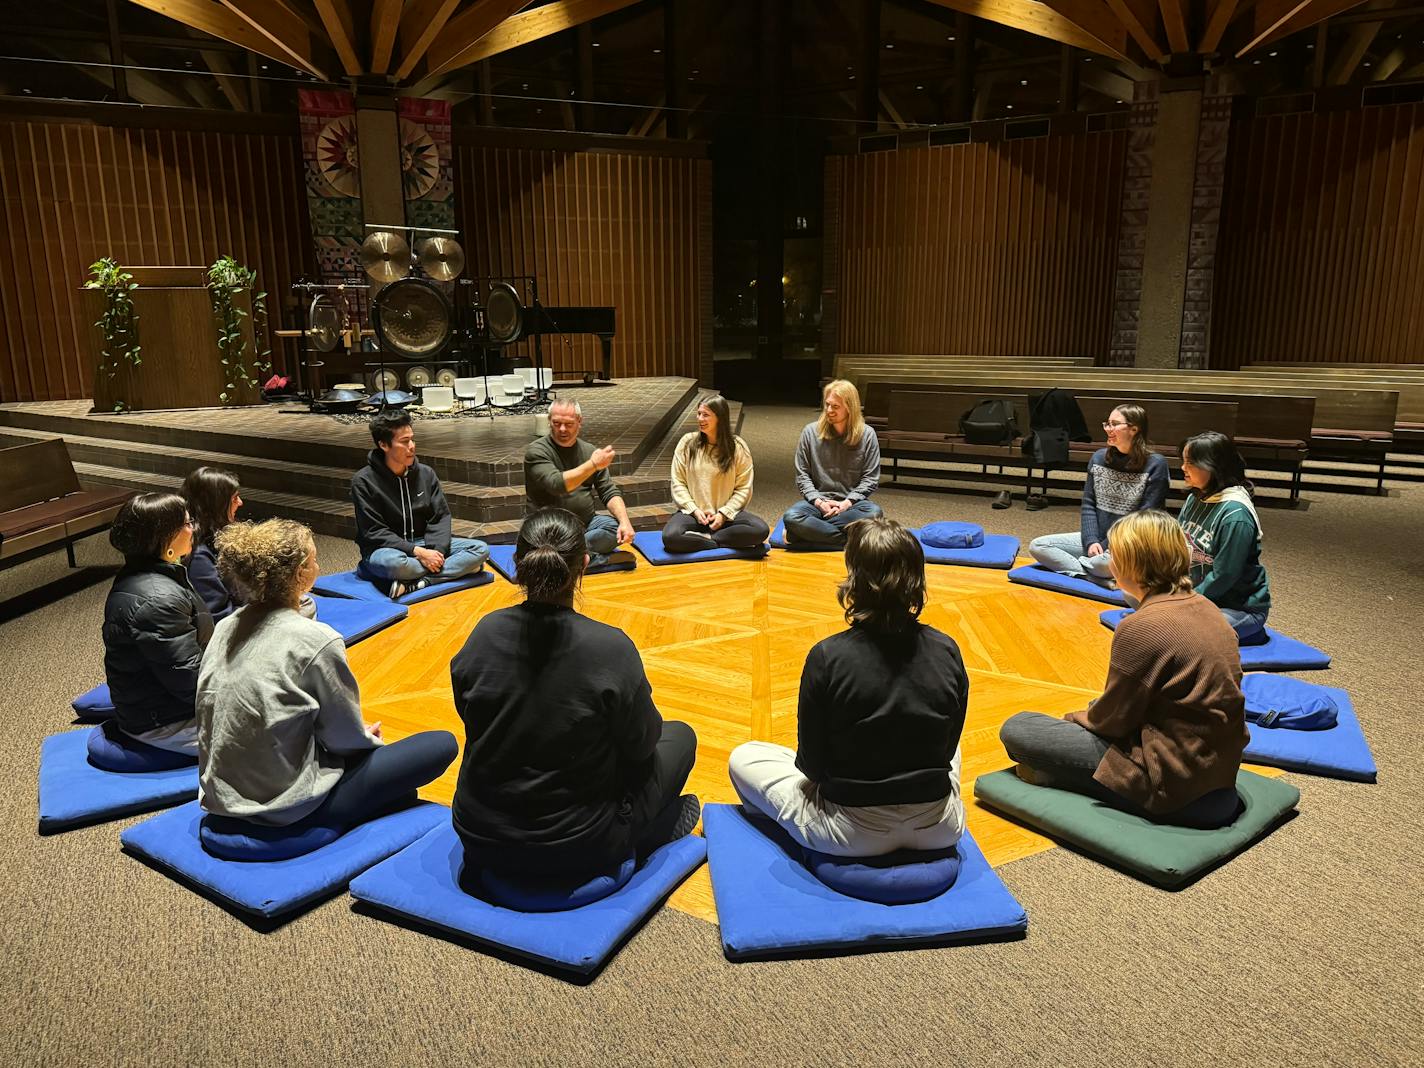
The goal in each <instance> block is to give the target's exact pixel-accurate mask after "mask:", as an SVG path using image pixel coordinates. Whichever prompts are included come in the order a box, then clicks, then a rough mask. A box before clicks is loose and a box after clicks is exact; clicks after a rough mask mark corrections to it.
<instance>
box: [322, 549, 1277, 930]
mask: <svg viewBox="0 0 1424 1068" xmlns="http://www.w3.org/2000/svg"><path fill="white" fill-rule="evenodd" d="M928 575H929V604H928V605H927V606H926V608H925V612H924V615H923V617H922V618H923V619H924V621H925V622H926V623H929V624H931V625H932V626H935V627H938V628H939V629H940V630H942V631H944V632H945V633H946V634H949V635H950V636H951V637H953V638H954V639H955V640H956V641H957V642H958V643H959V647H960V649H961V651H962V652H963V654H964V663H965V667H966V668H968V670H969V678H970V690H969V716H968V720H967V721H966V723H965V726H964V736H963V740H962V743H961V746H962V752H963V769H962V776H963V783H962V788H963V791H964V796H965V798H966V802H967V804H966V808H967V811H968V822H969V828H970V830H971V831H972V832H973V834H974V838H975V840H976V841H977V842H978V843H979V846H980V848H982V849H983V851H984V854H985V855H986V856H987V857H988V859H989V862H990V863H991V864H993V865H995V866H998V865H1000V864H1005V863H1007V862H1009V861H1012V860H1018V859H1019V858H1021V857H1026V856H1030V855H1032V854H1034V853H1037V852H1040V851H1042V850H1044V849H1048V848H1051V847H1052V845H1053V843H1052V842H1051V841H1049V840H1048V839H1046V838H1044V837H1042V836H1040V835H1037V834H1034V833H1033V832H1032V831H1029V830H1027V829H1026V828H1024V827H1020V826H1019V825H1018V824H1015V823H1011V822H1009V821H1008V820H1005V819H1003V818H1001V817H999V816H997V815H995V814H994V813H993V812H991V811H989V810H988V809H986V808H982V807H980V806H979V805H977V804H975V803H973V796H974V793H973V781H974V779H976V778H977V777H978V776H980V775H984V774H987V773H988V772H991V771H997V770H999V769H1000V768H1005V767H1008V766H1009V764H1010V761H1009V758H1008V756H1007V755H1006V754H1005V753H1004V750H1003V747H1002V746H1001V745H1000V744H999V726H1000V725H1001V724H1002V723H1003V722H1004V720H1006V719H1007V718H1008V717H1009V716H1011V715H1013V714H1014V713H1015V712H1020V711H1023V710H1025V709H1032V710H1035V711H1039V712H1049V713H1063V712H1070V711H1073V710H1074V709H1077V708H1082V707H1083V706H1084V705H1085V704H1086V703H1087V702H1088V700H1089V699H1091V698H1092V697H1094V696H1096V695H1097V694H1098V693H1099V692H1100V691H1101V688H1102V684H1103V680H1104V679H1105V678H1106V675H1107V665H1108V650H1109V647H1110V643H1111V638H1112V635H1111V633H1110V632H1109V631H1108V630H1107V629H1106V628H1105V627H1102V626H1100V625H1099V623H1098V614H1099V613H1100V612H1101V611H1102V609H1103V606H1102V605H1101V604H1099V603H1097V602H1095V601H1088V600H1084V599H1081V598H1076V597H1065V596H1063V595H1061V594H1056V593H1050V592H1048V591H1046V590H1038V589H1033V588H1031V587H1027V586H1020V585H1015V584H1013V583H1010V582H1009V581H1008V579H1007V578H1006V577H1005V573H1004V572H1003V571H998V570H991V569H987V568H968V567H943V566H935V565H931V566H930V567H929V569H928ZM844 576H845V567H844V564H843V561H842V557H841V555H840V554H839V553H806V554H793V553H785V552H773V553H772V554H771V556H770V557H768V558H767V559H766V560H762V561H746V560H726V561H718V562H714V563H702V564H687V565H674V566H667V567H652V566H651V565H649V564H647V563H646V562H641V561H640V565H639V567H638V569H637V570H636V571H634V572H620V573H615V574H608V575H595V576H592V577H590V578H588V579H585V581H584V586H583V599H582V601H581V603H580V605H579V608H580V610H581V611H582V612H583V613H584V614H586V615H588V616H590V617H592V618H594V619H598V620H601V621H602V622H604V623H609V624H612V625H613V626H616V627H619V628H621V629H622V630H623V631H625V632H626V633H627V634H628V635H629V636H630V637H631V638H632V639H633V641H634V643H635V644H636V645H637V646H638V650H639V652H640V653H641V654H642V657H643V664H644V666H645V667H646V669H647V672H648V678H649V680H650V681H651V682H652V686H653V700H654V702H655V703H656V704H657V706H658V709H659V710H660V711H661V712H662V714H663V717H664V718H665V719H680V720H684V721H686V722H687V723H689V724H691V726H692V727H693V729H694V730H696V731H697V738H698V750H697V763H696V765H695V766H694V768H693V770H692V777H691V779H690V780H689V782H688V788H689V789H690V790H692V791H693V792H695V793H696V794H697V795H698V796H699V797H701V798H702V801H703V803H704V804H707V803H715V802H731V803H735V802H736V795H735V794H734V793H733V791H732V786H731V782H730V781H729V780H728V778H727V757H728V755H729V754H730V753H731V751H732V750H733V749H734V748H735V747H736V746H738V745H740V744H741V743H742V742H745V741H749V740H751V739H765V740H769V741H774V742H780V743H781V744H783V745H790V746H793V747H794V746H795V744H796V699H797V693H798V690H799V687H800V680H801V665H802V663H803V662H804V660H805V658H806V653H807V652H808V651H809V650H810V648H811V646H813V645H815V644H816V642H818V641H820V640H821V639H822V638H825V637H827V636H829V635H831V634H834V633H836V632H837V631H838V630H841V629H843V628H844V627H845V621H844V619H843V618H842V616H841V611H840V607H839V605H837V603H836V596H835V588H836V584H837V583H838V582H840V580H841V579H842V578H843V577H844ZM519 599H520V592H519V590H518V588H517V587H515V586H514V585H513V584H512V583H509V582H506V581H505V580H504V579H502V578H499V577H496V580H495V581H494V582H493V583H492V584H490V585H487V586H482V587H479V588H478V589H474V590H467V591H463V592H460V593H454V594H449V595H447V596H445V597H439V598H436V599H435V600H433V601H429V602H426V603H423V604H417V605H412V606H411V609H410V617H409V619H407V620H406V621H405V622H403V623H399V624H397V625H395V626H393V627H389V628H387V629H386V630H383V631H381V632H379V633H378V634H375V635H373V636H372V637H370V638H367V639H366V640H365V641H363V642H361V643H360V644H359V645H357V646H356V647H355V648H353V649H352V650H351V651H350V653H349V654H348V656H349V659H350V662H351V667H352V670H353V671H354V672H355V673H356V677H357V679H358V680H359V681H360V683H361V699H362V701H361V703H362V709H363V712H364V714H365V716H366V719H367V721H368V722H373V721H376V720H380V721H381V722H382V723H383V724H384V729H385V735H386V737H387V738H388V739H390V740H392V741H394V740H395V739H397V738H402V737H405V736H406V735H408V734H413V733H415V732H416V731H421V730H430V729H432V728H443V729H445V730H449V731H452V732H454V734H455V735H456V737H458V738H460V739H461V740H462V742H463V738H464V729H463V727H462V725H461V723H460V718H459V716H458V715H456V713H455V706H454V701H453V698H452V696H451V691H450V659H451V657H453V656H454V655H455V653H456V652H458V651H459V649H460V647H461V646H462V645H464V643H465V639H466V638H467V637H468V636H469V633H470V631H471V629H472V628H473V627H474V625H475V623H476V621H478V620H479V618H480V617H481V616H482V615H484V614H485V613H486V612H491V611H494V610H495V609H498V608H504V607H507V606H509V605H512V604H516V603H517V602H518V601H519ZM458 770H459V762H458V761H456V763H455V764H453V765H451V767H450V770H449V771H448V772H447V773H446V774H445V775H444V776H442V777H441V778H440V779H438V780H437V781H436V782H434V783H432V784H431V785H430V786H429V787H428V788H427V789H425V790H423V791H422V796H424V797H427V798H429V799H430V800H433V801H440V802H443V803H446V804H448V803H449V802H450V800H451V797H452V796H453V794H454V790H455V779H456V775H457V773H458ZM1255 770H1259V771H1262V772H1263V773H1264V774H1279V773H1278V772H1275V771H1273V770H1271V769H1255ZM671 904H672V905H673V906H674V907H675V908H679V909H681V910H683V911H684V912H689V913H691V914H693V915H695V916H700V917H702V918H704V919H707V920H713V921H715V919H716V909H715V908H714V906H713V903H712V887H711V883H710V881H709V879H708V875H707V869H706V867H705V866H704V867H703V868H701V869H699V870H698V871H697V872H696V873H694V875H693V876H692V878H691V879H689V880H688V881H687V882H686V883H684V884H683V886H682V887H681V888H680V889H678V890H677V892H676V893H674V894H673V896H672V898H671Z"/></svg>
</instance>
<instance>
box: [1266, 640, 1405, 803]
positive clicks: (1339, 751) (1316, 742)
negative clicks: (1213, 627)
mask: <svg viewBox="0 0 1424 1068" xmlns="http://www.w3.org/2000/svg"><path fill="white" fill-rule="evenodd" d="M1245 651H1246V650H1245V649H1243V650H1242V652H1243V653H1244V652H1245ZM1268 678H1269V676H1266V675H1247V676H1246V677H1245V678H1244V679H1242V680H1241V689H1242V690H1244V691H1245V692H1246V695H1247V697H1250V695H1251V691H1252V690H1253V689H1254V688H1257V687H1259V686H1260V685H1261V683H1262V681H1263V680H1265V679H1268ZM1301 685H1302V686H1310V687H1311V689H1314V690H1319V691H1320V692H1321V693H1322V694H1324V695H1325V696H1327V697H1329V698H1331V700H1333V701H1334V702H1335V709H1336V713H1337V718H1336V721H1335V726H1333V727H1327V728H1326V729H1324V730H1318V731H1304V730H1291V729H1289V728H1281V727H1263V726H1261V724H1259V723H1247V724H1246V729H1247V730H1248V731H1250V732H1251V741H1250V742H1249V743H1247V746H1246V751H1245V753H1243V754H1242V757H1243V759H1245V760H1249V761H1251V762H1252V763H1254V764H1270V765H1272V766H1273V767H1277V768H1286V769H1288V770H1290V771H1303V772H1306V773H1308V774H1311V775H1324V776H1327V777H1329V778H1332V779H1354V780H1355V781H1357V782H1374V781H1375V775H1376V773H1377V770H1378V769H1377V768H1376V767H1375V758H1374V755H1373V754H1372V753H1371V752H1370V744H1369V742H1367V741H1365V732H1364V731H1363V730H1362V729H1361V728H1360V720H1359V717H1358V716H1356V715H1355V706H1354V705H1353V704H1352V703H1351V701H1350V695H1349V694H1347V693H1346V692H1345V691H1344V690H1338V689H1335V688H1334V687H1332V686H1313V685H1312V684H1310V683H1301Z"/></svg>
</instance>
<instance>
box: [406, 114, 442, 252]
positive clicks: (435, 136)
mask: <svg viewBox="0 0 1424 1068" xmlns="http://www.w3.org/2000/svg"><path fill="white" fill-rule="evenodd" d="M399 114H400V140H401V180H402V184H403V187H404V190H405V221H406V225H407V226H417V227H432V228H435V229H440V230H453V229H455V183H454V180H453V173H452V169H451V164H450V102H449V101H448V100H418V99H414V98H410V97H406V98H403V99H402V100H401V101H400V112H399Z"/></svg>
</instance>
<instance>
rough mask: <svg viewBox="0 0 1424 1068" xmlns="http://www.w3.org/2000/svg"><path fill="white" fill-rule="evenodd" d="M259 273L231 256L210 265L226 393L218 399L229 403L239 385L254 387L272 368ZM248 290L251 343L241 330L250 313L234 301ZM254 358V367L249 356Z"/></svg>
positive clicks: (263, 296)
mask: <svg viewBox="0 0 1424 1068" xmlns="http://www.w3.org/2000/svg"><path fill="white" fill-rule="evenodd" d="M256 282H257V272H256V271H254V270H252V269H251V268H249V267H244V266H243V265H242V264H240V263H238V262H237V260H235V259H233V258H232V257H231V256H219V257H218V259H217V260H216V261H215V262H214V263H213V265H212V266H211V267H209V268H208V297H209V299H210V301H211V302H212V306H213V320H214V325H215V326H216V328H217V341H218V354H219V358H220V359H221V361H222V366H223V382H224V383H225V386H224V389H223V392H221V393H219V394H218V400H220V401H222V403H224V404H227V403H229V402H230V401H232V400H233V398H234V394H235V393H236V392H237V389H238V387H239V386H240V385H247V386H251V387H253V388H255V387H256V386H257V376H258V375H259V374H262V373H265V372H267V371H270V370H271V369H272V361H271V359H270V356H271V353H272V350H271V348H270V347H268V345H267V343H266V341H267V294H266V293H264V292H259V291H258V290H257V289H256ZM243 292H245V293H247V294H248V295H249V303H250V306H251V308H252V313H251V319H252V337H253V339H254V340H255V342H256V347H255V348H254V345H253V342H250V341H249V340H248V338H247V336H246V335H245V334H244V331H243V329H242V320H244V319H246V318H248V317H249V315H248V313H247V312H246V311H245V310H244V309H242V308H241V307H239V306H238V305H237V303H236V302H235V301H234V299H233V298H234V296H235V295H236V294H238V293H243ZM249 356H250V357H251V364H252V365H251V367H250V368H249V367H248V358H249Z"/></svg>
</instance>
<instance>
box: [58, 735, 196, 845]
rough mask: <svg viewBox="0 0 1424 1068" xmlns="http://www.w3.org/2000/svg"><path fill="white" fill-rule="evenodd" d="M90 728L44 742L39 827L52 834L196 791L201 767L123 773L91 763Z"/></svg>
mask: <svg viewBox="0 0 1424 1068" xmlns="http://www.w3.org/2000/svg"><path fill="white" fill-rule="evenodd" d="M89 734H90V731H89V729H87V728H81V729H79V730H74V731H65V732H64V733H63V734H52V735H50V736H49V737H48V738H46V739H45V740H44V741H43V742H42V743H41V744H40V784H39V786H40V789H39V794H40V797H39V802H40V803H39V831H40V834H53V833H54V832H56V831H63V830H68V829H69V828H71V827H79V826H82V825H84V824H86V823H101V822H103V821H105V820H116V819H118V818H119V817H121V816H132V815H133V814H134V813H136V812H148V811H150V810H152V809H155V808H166V807H167V806H169V805H178V804H182V803H183V802H184V801H187V800H189V799H191V798H194V797H197V796H198V768H197V766H196V764H193V763H190V764H188V766H186V767H182V768H174V769H171V770H169V771H146V772H131V773H127V774H121V773H118V772H113V771H104V770H102V769H101V768H96V767H95V766H94V765H93V764H91V763H89Z"/></svg>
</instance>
